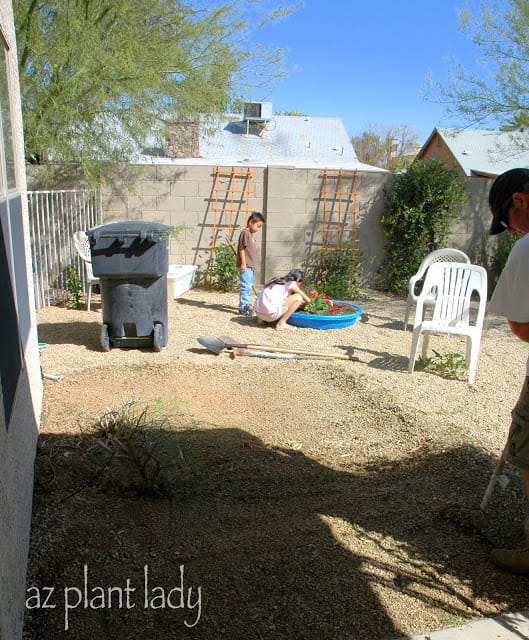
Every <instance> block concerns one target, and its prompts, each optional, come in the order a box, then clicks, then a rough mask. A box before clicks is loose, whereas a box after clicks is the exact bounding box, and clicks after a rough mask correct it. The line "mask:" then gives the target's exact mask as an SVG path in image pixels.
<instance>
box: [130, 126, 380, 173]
mask: <svg viewBox="0 0 529 640" xmlns="http://www.w3.org/2000/svg"><path fill="white" fill-rule="evenodd" d="M138 162H142V163H172V164H211V163H212V162H214V163H216V164H243V165H253V166H255V165H257V166H259V165H263V166H270V165H278V166H285V165H286V166H294V167H300V168H311V167H322V168H341V169H361V170H364V171H382V172H383V171H384V170H383V169H380V168H378V167H373V166H371V165H367V164H364V163H362V162H360V161H359V160H358V158H357V156H356V153H355V151H354V148H353V145H352V144H351V141H350V138H349V136H348V134H347V131H346V130H345V127H344V125H343V122H342V120H341V119H340V118H323V117H309V116H282V115H273V116H272V117H271V118H270V119H269V120H267V121H263V122H258V123H256V122H248V121H245V120H243V119H242V118H241V115H240V114H226V115H225V116H222V117H217V118H214V119H213V120H212V121H209V122H208V123H203V124H202V125H201V132H200V143H199V157H198V158H193V157H190V158H178V159H171V158H164V157H157V156H150V155H146V154H142V155H141V156H140V158H139V159H138Z"/></svg>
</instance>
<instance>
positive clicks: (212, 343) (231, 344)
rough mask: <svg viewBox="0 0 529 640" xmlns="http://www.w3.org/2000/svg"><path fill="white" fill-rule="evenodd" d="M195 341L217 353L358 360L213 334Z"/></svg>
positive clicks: (343, 355)
mask: <svg viewBox="0 0 529 640" xmlns="http://www.w3.org/2000/svg"><path fill="white" fill-rule="evenodd" d="M197 342H198V343H199V344H201V345H202V346H203V347H206V349H207V350H208V351H212V352H213V353H216V354H219V353H220V352H221V351H222V350H223V349H233V348H240V349H250V350H254V351H268V352H270V353H297V354H299V355H304V356H316V357H319V358H338V359H339V360H353V361H356V362H358V358H356V357H355V356H347V355H345V354H341V353H340V354H332V353H319V352H317V351H301V350H299V349H284V348H282V347H267V346H265V345H258V344H246V343H242V342H237V341H236V340H234V339H233V338H230V337H229V336H222V337H221V339H219V338H214V337H213V336H200V337H199V338H197Z"/></svg>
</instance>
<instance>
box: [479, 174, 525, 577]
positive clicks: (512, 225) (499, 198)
mask: <svg viewBox="0 0 529 640" xmlns="http://www.w3.org/2000/svg"><path fill="white" fill-rule="evenodd" d="M489 206H490V209H491V211H492V224H491V227H490V233H491V235H496V234H498V233H502V232H503V231H505V230H507V231H508V232H509V233H519V234H520V235H522V236H523V237H522V238H520V239H519V240H518V241H517V242H516V243H515V245H514V246H513V248H512V250H511V252H510V254H509V257H508V258H507V262H506V264H505V267H504V269H503V271H502V272H501V275H500V277H499V279H498V283H497V285H496V287H495V289H494V293H493V295H492V298H491V300H490V302H489V307H488V310H489V312H491V311H492V312H493V313H495V314H497V315H499V316H503V317H505V318H507V321H508V323H509V327H510V328H511V331H512V332H513V333H514V335H515V336H517V337H518V338H520V339H521V340H524V341H525V342H529V169H510V170H509V171H506V172H505V173H502V174H501V175H500V176H498V177H497V178H496V180H495V181H494V183H493V184H492V187H491V188H490V192H489ZM525 376H526V377H525V380H524V384H523V387H522V391H521V394H520V398H519V399H518V402H517V403H516V405H515V407H514V409H513V410H512V424H511V429H510V432H509V439H508V446H507V454H506V455H507V460H508V461H509V462H511V463H512V464H513V465H515V466H517V467H518V468H519V469H521V471H522V474H523V479H524V483H525V491H526V494H527V496H528V498H529V359H528V362H527V366H526V374H525ZM525 538H526V546H525V547H524V548H522V549H493V550H492V553H491V559H492V561H493V562H494V563H495V564H496V565H498V566H499V567H501V568H502V569H504V570H505V571H509V572H510V573H517V574H521V575H528V576H529V522H526V525H525Z"/></svg>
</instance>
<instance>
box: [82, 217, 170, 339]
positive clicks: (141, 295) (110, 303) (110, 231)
mask: <svg viewBox="0 0 529 640" xmlns="http://www.w3.org/2000/svg"><path fill="white" fill-rule="evenodd" d="M171 229H172V227H170V226H167V225H164V224H159V223H156V222H145V221H143V220H130V221H124V222H111V223H110V224H105V225H101V226H99V227H94V228H93V229H90V230H88V231H87V232H86V235H87V236H88V239H89V241H90V250H91V254H92V270H93V272H94V276H96V277H98V278H99V282H100V288H101V304H102V310H103V326H102V328H101V346H102V347H103V349H105V351H109V350H110V348H111V346H116V347H145V346H151V345H152V346H153V347H154V349H155V351H160V349H162V347H164V346H165V345H166V344H167V271H168V269H169V231H170V230H171Z"/></svg>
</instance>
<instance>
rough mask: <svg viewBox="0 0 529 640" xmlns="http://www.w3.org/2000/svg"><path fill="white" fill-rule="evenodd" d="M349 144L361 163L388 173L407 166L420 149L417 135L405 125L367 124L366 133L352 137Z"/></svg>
mask: <svg viewBox="0 0 529 640" xmlns="http://www.w3.org/2000/svg"><path fill="white" fill-rule="evenodd" d="M351 142H352V144H353V147H354V150H355V152H356V155H357V156H358V159H359V160H360V161H361V162H365V163H366V164H371V165H374V166H375V167H380V168H381V169H388V170H390V171H401V170H402V169H405V168H406V167H407V166H409V165H410V164H411V162H412V161H413V159H414V158H415V156H416V154H417V151H418V149H419V147H420V144H419V136H418V134H417V133H416V132H415V131H413V129H412V128H411V127H409V126H407V125H401V126H398V127H386V126H384V125H382V124H369V125H368V129H367V131H364V132H363V133H362V135H361V136H354V137H353V138H352V139H351Z"/></svg>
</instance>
